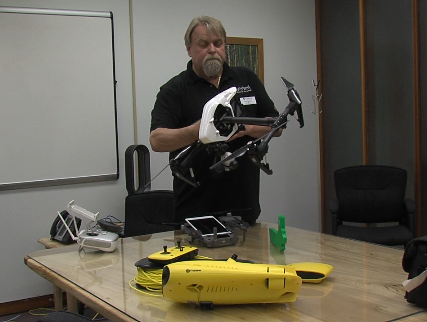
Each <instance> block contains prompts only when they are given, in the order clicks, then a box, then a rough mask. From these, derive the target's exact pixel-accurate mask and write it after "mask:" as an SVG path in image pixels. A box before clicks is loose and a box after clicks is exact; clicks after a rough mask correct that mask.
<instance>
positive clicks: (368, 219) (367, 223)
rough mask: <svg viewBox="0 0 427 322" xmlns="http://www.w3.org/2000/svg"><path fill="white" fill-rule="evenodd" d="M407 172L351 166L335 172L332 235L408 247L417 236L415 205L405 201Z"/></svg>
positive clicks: (384, 167)
mask: <svg viewBox="0 0 427 322" xmlns="http://www.w3.org/2000/svg"><path fill="white" fill-rule="evenodd" d="M406 180H407V172H406V170H404V169H400V168H396V167H391V166H382V165H363V166H351V167H346V168H342V169H339V170H336V171H335V172H334V181H335V191H336V197H337V198H336V199H333V200H332V202H331V205H330V211H331V212H332V233H333V234H334V235H338V236H342V237H347V238H351V239H357V240H363V241H367V242H372V243H376V244H382V245H388V246H395V245H406V244H407V243H408V242H409V241H410V240H412V239H413V238H414V236H415V215H414V213H415V203H414V201H413V200H412V199H405V193H406Z"/></svg>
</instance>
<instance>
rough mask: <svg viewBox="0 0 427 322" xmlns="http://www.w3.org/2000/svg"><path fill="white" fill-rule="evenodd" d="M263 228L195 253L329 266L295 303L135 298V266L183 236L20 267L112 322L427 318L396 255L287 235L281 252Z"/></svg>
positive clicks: (46, 254) (30, 260) (49, 254)
mask: <svg viewBox="0 0 427 322" xmlns="http://www.w3.org/2000/svg"><path fill="white" fill-rule="evenodd" d="M269 227H275V228H277V224H268V223H261V224H257V225H256V226H255V227H252V228H250V229H249V230H248V231H247V233H246V240H245V241H244V242H243V241H242V238H240V240H239V242H238V243H237V244H236V245H235V246H228V247H222V248H206V247H203V246H200V247H199V255H203V256H208V257H211V258H217V259H219V258H227V257H230V256H231V255H233V254H237V255H238V257H239V258H240V259H248V260H252V261H254V262H259V263H272V264H290V263H297V262H323V263H327V264H330V265H332V266H334V271H333V272H332V274H331V275H330V276H329V277H328V278H327V279H326V280H324V281H323V282H322V283H320V284H305V283H303V285H302V287H301V289H300V291H299V292H298V296H297V300H296V301H295V302H293V303H281V304H252V305H249V304H247V305H234V306H215V307H214V309H213V310H201V309H200V308H198V307H194V306H191V305H187V304H180V303H175V302H172V301H169V300H168V299H165V298H162V297H153V296H149V295H145V294H141V293H139V292H137V291H135V290H133V289H132V288H131V287H130V286H129V282H130V281H131V280H132V279H133V278H134V277H135V275H136V273H137V271H136V267H135V265H134V264H135V262H137V261H138V260H139V259H141V258H144V257H147V256H148V255H150V254H152V253H155V252H157V251H160V250H162V249H163V248H162V247H163V246H164V245H165V246H168V247H170V246H173V245H175V244H176V241H177V240H182V244H183V245H188V241H187V236H186V235H184V234H182V232H179V231H178V232H165V233H159V234H154V235H147V236H141V237H138V238H124V239H122V240H121V241H120V243H119V246H118V248H117V250H116V251H114V252H113V253H102V252H97V251H91V250H88V251H86V252H80V253H79V252H78V251H77V250H78V246H77V245H75V246H68V247H62V248H55V249H49V250H42V251H37V252H34V253H31V254H29V255H28V256H27V257H26V264H27V265H28V267H29V268H31V269H32V270H33V271H35V272H36V273H38V274H39V275H41V276H42V277H44V278H46V279H47V280H49V281H51V282H52V283H54V284H55V285H56V286H58V287H59V288H61V289H63V290H64V291H66V292H67V293H70V294H71V295H72V296H74V297H76V298H77V299H78V300H80V301H82V302H83V303H85V304H86V305H88V306H90V307H91V308H93V309H94V310H96V311H97V312H99V313H101V314H102V315H103V316H105V317H107V318H109V319H110V320H112V321H184V320H188V321H209V322H214V321H310V322H318V321H327V322H333V321H339V322H343V321H351V322H357V321H369V322H375V321H390V320H393V321H394V320H396V319H402V321H406V322H416V321H418V320H417V314H415V313H420V314H425V312H424V313H421V312H423V310H422V309H421V308H419V307H416V306H414V305H412V304H409V303H407V302H406V300H405V299H404V289H403V287H402V284H401V283H402V281H403V280H405V279H406V277H407V274H406V273H405V272H404V271H403V270H402V266H401V260H402V256H403V251H402V250H399V249H394V248H389V247H384V246H379V245H373V244H368V243H364V242H359V241H354V240H348V239H343V238H340V237H336V236H331V235H326V234H321V233H316V232H310V231H306V230H301V229H296V228H291V227H287V228H286V230H287V235H288V243H287V244H286V250H285V251H284V252H280V251H279V250H278V249H277V248H276V247H275V246H274V245H272V244H270V241H269V233H268V228H269ZM238 233H239V234H240V237H242V234H241V232H238ZM424 317H425V315H424ZM422 319H423V320H424V318H422Z"/></svg>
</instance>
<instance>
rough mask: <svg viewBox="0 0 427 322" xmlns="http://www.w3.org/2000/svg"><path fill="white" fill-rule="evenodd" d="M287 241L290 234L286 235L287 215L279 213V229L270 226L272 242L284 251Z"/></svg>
mask: <svg viewBox="0 0 427 322" xmlns="http://www.w3.org/2000/svg"><path fill="white" fill-rule="evenodd" d="M287 241H288V236H287V235H286V227H285V216H283V215H279V227H278V229H275V228H270V243H272V244H273V245H275V246H276V247H277V248H279V249H280V251H284V250H285V249H286V243H287Z"/></svg>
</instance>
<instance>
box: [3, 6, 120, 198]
mask: <svg viewBox="0 0 427 322" xmlns="http://www.w3.org/2000/svg"><path fill="white" fill-rule="evenodd" d="M115 86H116V81H115V73H114V37H113V17H112V13H110V12H90V11H66V10H44V9H31V8H10V7H0V190H11V189H20V188H33V187H39V186H50V185H61V184H73V183H83V182H93V181H105V180H116V179H117V178H118V176H119V165H118V137H117V113H116V92H115Z"/></svg>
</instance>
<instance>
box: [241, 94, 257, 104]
mask: <svg viewBox="0 0 427 322" xmlns="http://www.w3.org/2000/svg"><path fill="white" fill-rule="evenodd" d="M240 103H242V105H253V104H256V99H255V96H251V97H241V98H240Z"/></svg>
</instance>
